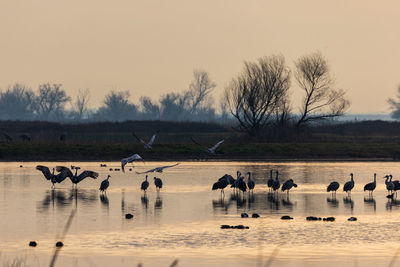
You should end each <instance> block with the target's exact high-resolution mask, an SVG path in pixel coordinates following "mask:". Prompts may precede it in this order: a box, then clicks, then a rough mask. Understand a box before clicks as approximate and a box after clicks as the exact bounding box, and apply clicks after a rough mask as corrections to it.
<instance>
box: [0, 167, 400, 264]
mask: <svg viewBox="0 0 400 267" xmlns="http://www.w3.org/2000/svg"><path fill="white" fill-rule="evenodd" d="M102 163H106V164H107V168H101V167H100V162H99V163H94V162H84V163H79V166H80V167H81V168H82V169H88V170H93V171H97V172H99V173H100V177H99V178H98V179H97V180H93V179H90V178H88V179H86V180H84V181H83V182H81V183H80V184H79V185H78V189H72V186H71V182H70V181H69V180H65V181H64V182H63V183H62V184H57V185H56V188H55V189H51V183H50V182H48V181H47V180H45V179H44V178H43V176H42V174H41V172H39V171H37V170H35V166H36V165H37V164H38V163H35V162H30V163H17V162H9V163H0V185H1V188H0V218H1V219H0V252H1V254H0V259H1V261H0V262H1V263H3V265H7V262H10V261H11V260H13V259H15V258H19V259H22V260H24V261H25V262H27V263H28V265H29V266H47V265H48V263H49V261H50V256H51V254H52V252H53V248H54V244H55V242H56V241H58V240H59V239H60V237H61V235H62V233H63V230H64V227H65V224H66V222H67V220H68V217H69V215H70V214H71V211H72V210H76V215H75V217H74V218H73V220H72V224H71V226H70V228H69V230H68V233H67V235H66V237H65V238H64V244H65V246H64V247H63V248H62V249H61V251H60V257H59V258H58V260H57V266H110V265H113V266H136V265H137V264H138V263H142V264H143V266H169V264H170V263H171V262H172V261H173V260H174V259H179V266H204V265H208V266H221V265H223V264H230V265H232V266H263V264H266V262H267V261H268V259H270V256H271V255H272V254H273V255H274V258H273V263H272V266H320V265H321V264H324V265H326V266H336V265H338V264H344V265H345V266H377V265H378V266H388V264H389V263H390V261H391V260H393V256H394V255H395V254H396V251H397V250H398V248H399V247H400V227H399V226H400V195H399V201H396V200H388V199H387V198H386V195H387V192H386V188H385V184H384V179H383V178H382V177H383V176H384V175H386V174H389V173H391V174H393V175H394V178H395V179H400V164H399V163H396V162H384V163H382V162H366V163H348V162H346V163H340V162H339V163H328V162H324V163H304V162H298V163H249V162H235V163H232V162H192V163H188V162H185V163H181V164H180V165H179V166H177V167H174V168H170V169H166V170H165V172H164V173H162V174H157V177H160V178H162V179H163V182H164V187H163V189H162V190H161V192H160V193H157V192H156V190H155V186H154V183H153V177H154V174H150V175H149V178H150V179H149V182H150V187H149V190H148V193H147V197H144V195H143V192H141V191H140V184H141V183H142V181H143V180H144V175H138V174H135V173H134V172H133V171H131V172H129V171H128V172H126V173H122V172H119V171H109V168H110V167H116V168H117V167H119V166H118V165H119V163H117V162H102ZM20 164H22V165H23V167H22V168H20V167H19V166H20ZM40 164H43V165H47V166H49V167H55V166H56V165H60V164H61V163H55V162H46V163H40ZM62 164H63V165H66V166H69V165H71V164H74V165H77V163H69V162H67V163H62ZM165 164H167V165H168V164H171V163H170V162H161V163H160V162H157V163H155V162H146V163H145V164H143V163H138V164H135V170H137V171H144V170H147V169H151V168H154V167H157V166H162V165H165ZM270 169H273V170H279V171H280V178H281V181H284V180H286V179H288V178H292V179H294V180H295V182H296V183H297V184H298V185H299V186H298V188H295V189H293V190H292V192H291V193H290V195H289V196H287V195H286V194H280V195H279V196H277V197H274V196H272V195H271V194H269V193H268V190H267V189H266V177H267V175H268V174H269V170H270ZM236 170H240V171H241V172H242V173H245V172H247V171H251V172H252V173H253V177H254V179H255V181H256V189H255V190H254V193H253V194H251V195H249V194H247V193H246V194H244V196H240V197H237V196H236V195H235V194H233V191H232V190H231V189H227V190H226V193H225V197H224V198H221V194H220V193H219V192H216V191H211V186H212V184H213V183H214V182H215V181H216V180H217V179H218V178H219V177H221V176H222V175H224V174H225V173H229V174H232V175H234V174H235V173H236ZM351 172H352V173H354V179H355V183H356V185H355V189H354V191H353V193H352V196H351V198H350V197H347V195H346V194H343V193H342V185H343V183H344V182H346V181H348V180H349V179H350V178H349V174H350V173H351ZM374 173H377V177H378V179H377V180H378V186H377V189H376V190H375V192H374V197H372V198H371V197H369V196H368V194H367V193H364V192H363V191H362V189H363V186H364V184H365V183H368V182H371V181H373V174H374ZM108 174H110V175H111V178H110V188H109V190H108V191H107V194H106V195H104V196H102V195H100V194H99V191H98V187H99V185H100V183H101V181H102V180H103V179H105V178H106V176H107V175H108ZM334 180H336V181H338V182H340V184H341V187H340V190H339V191H340V192H338V193H337V195H336V198H334V197H332V195H331V194H329V193H326V185H327V184H329V183H330V182H331V181H334ZM242 212H247V213H258V214H260V216H261V217H260V218H258V219H253V218H241V217H240V214H241V213H242ZM126 213H132V214H133V215H134V218H133V219H131V220H126V219H125V214H126ZM282 215H290V216H292V217H294V220H291V221H282V220H280V217H281V216H282ZM310 215H313V216H321V217H323V216H335V217H336V221H335V222H331V223H330V222H320V221H317V222H308V221H306V220H305V217H306V216H310ZM350 216H356V217H357V218H358V221H357V222H349V221H347V218H349V217H350ZM221 224H229V225H238V224H243V225H246V226H249V227H250V229H248V230H235V229H228V230H223V229H220V226H221ZM30 240H36V241H37V243H38V246H37V247H36V248H30V247H28V243H29V241H30ZM273 251H274V252H273ZM396 263H397V264H400V259H399V260H398V261H396Z"/></svg>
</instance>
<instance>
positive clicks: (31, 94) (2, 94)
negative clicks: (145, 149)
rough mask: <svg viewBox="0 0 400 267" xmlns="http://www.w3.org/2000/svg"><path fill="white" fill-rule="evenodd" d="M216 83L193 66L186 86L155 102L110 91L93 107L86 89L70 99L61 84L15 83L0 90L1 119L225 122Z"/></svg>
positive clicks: (225, 115) (225, 117)
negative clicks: (216, 101)
mask: <svg viewBox="0 0 400 267" xmlns="http://www.w3.org/2000/svg"><path fill="white" fill-rule="evenodd" d="M215 87H216V84H215V83H213V82H212V81H211V79H210V77H209V75H208V73H207V72H205V71H202V70H195V71H194V72H193V81H192V82H191V83H190V85H189V87H188V89H187V90H184V91H183V92H181V93H176V92H171V93H168V94H165V95H162V96H161V97H160V99H159V101H158V102H157V101H153V100H152V99H151V98H149V97H147V96H143V97H141V98H140V100H139V103H137V104H135V103H133V102H131V101H130V99H129V98H130V92H129V91H110V92H109V93H108V94H106V95H105V97H104V100H103V102H102V104H101V106H100V107H99V108H98V109H93V108H91V107H90V105H89V103H90V91H89V90H88V89H86V90H80V91H79V93H78V95H77V96H76V97H75V98H74V99H73V98H72V97H70V96H68V94H67V92H66V91H65V90H64V89H63V88H62V85H61V84H50V83H44V84H41V85H39V86H38V88H37V90H33V89H32V88H30V87H29V86H26V85H22V84H18V83H17V84H14V85H12V86H9V87H8V88H6V89H4V90H0V120H23V121H30V120H39V121H58V122H68V121H76V122H90V121H127V120H163V121H219V122H227V120H229V118H228V114H227V113H226V112H225V110H223V111H218V112H217V111H216V109H215V107H214V99H213V97H212V96H211V92H212V90H213V89H214V88H215Z"/></svg>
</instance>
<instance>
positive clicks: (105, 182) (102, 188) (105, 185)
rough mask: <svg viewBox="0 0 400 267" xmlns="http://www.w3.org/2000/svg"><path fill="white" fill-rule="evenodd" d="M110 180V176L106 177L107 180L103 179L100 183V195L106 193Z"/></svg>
mask: <svg viewBox="0 0 400 267" xmlns="http://www.w3.org/2000/svg"><path fill="white" fill-rule="evenodd" d="M110 178H111V175H108V176H107V179H105V180H103V181H102V182H101V184H100V188H99V190H100V191H101V192H102V193H106V190H107V188H108V187H109V186H110V181H108V180H109V179H110Z"/></svg>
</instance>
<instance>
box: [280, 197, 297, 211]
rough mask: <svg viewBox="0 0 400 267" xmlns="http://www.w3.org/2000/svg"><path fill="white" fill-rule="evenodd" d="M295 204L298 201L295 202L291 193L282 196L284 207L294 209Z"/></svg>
mask: <svg viewBox="0 0 400 267" xmlns="http://www.w3.org/2000/svg"><path fill="white" fill-rule="evenodd" d="M295 204H296V202H295V203H293V202H292V201H291V200H290V198H289V195H286V197H283V198H282V205H283V206H284V207H287V208H290V209H293V206H294V205H295Z"/></svg>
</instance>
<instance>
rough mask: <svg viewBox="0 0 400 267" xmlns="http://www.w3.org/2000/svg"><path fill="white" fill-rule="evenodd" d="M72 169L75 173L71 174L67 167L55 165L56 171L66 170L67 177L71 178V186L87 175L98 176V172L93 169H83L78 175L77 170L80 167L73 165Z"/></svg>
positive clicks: (76, 184)
mask: <svg viewBox="0 0 400 267" xmlns="http://www.w3.org/2000/svg"><path fill="white" fill-rule="evenodd" d="M74 169H75V174H72V171H71V170H70V169H69V168H67V167H64V166H57V167H56V170H57V171H58V172H66V173H67V177H69V179H70V180H71V182H72V186H74V185H75V187H76V186H78V183H80V182H81V181H83V180H84V179H85V178H87V177H90V178H93V179H97V177H98V176H99V174H98V173H97V172H94V171H83V172H82V173H81V174H79V175H78V170H79V169H80V167H75V166H74Z"/></svg>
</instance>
